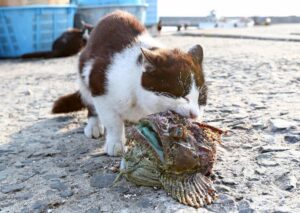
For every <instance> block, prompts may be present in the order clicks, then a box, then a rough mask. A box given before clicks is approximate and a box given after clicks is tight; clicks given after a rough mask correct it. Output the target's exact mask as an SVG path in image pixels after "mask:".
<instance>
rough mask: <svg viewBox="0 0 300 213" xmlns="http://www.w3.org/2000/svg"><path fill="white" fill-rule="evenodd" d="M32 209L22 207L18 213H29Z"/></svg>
mask: <svg viewBox="0 0 300 213" xmlns="http://www.w3.org/2000/svg"><path fill="white" fill-rule="evenodd" d="M31 212H32V211H30V210H29V208H23V209H21V211H20V213H31Z"/></svg>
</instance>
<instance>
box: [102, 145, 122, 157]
mask: <svg viewBox="0 0 300 213" xmlns="http://www.w3.org/2000/svg"><path fill="white" fill-rule="evenodd" d="M104 151H105V152H106V153H107V154H108V155H109V156H121V155H122V154H123V152H124V147H123V144H122V143H120V142H119V143H110V142H106V143H105V146H104Z"/></svg>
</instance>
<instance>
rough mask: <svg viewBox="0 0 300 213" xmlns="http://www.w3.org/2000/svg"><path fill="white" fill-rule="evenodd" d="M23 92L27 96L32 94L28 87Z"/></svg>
mask: <svg viewBox="0 0 300 213" xmlns="http://www.w3.org/2000/svg"><path fill="white" fill-rule="evenodd" d="M23 94H24V95H25V96H29V95H32V91H31V90H30V89H28V90H26V91H25V92H23Z"/></svg>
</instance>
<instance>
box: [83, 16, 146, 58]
mask: <svg viewBox="0 0 300 213" xmlns="http://www.w3.org/2000/svg"><path fill="white" fill-rule="evenodd" d="M145 31H146V28H145V27H144V26H143V25H142V24H141V23H140V22H139V21H138V20H137V19H136V18H135V17H134V16H133V15H131V14H130V13H128V12H125V11H115V12H113V13H110V14H109V15H107V16H105V17H104V18H102V19H101V20H100V22H99V23H98V24H97V25H96V27H95V28H94V30H93V31H92V33H91V35H90V38H89V41H88V43H87V46H86V49H85V50H84V52H83V54H88V55H89V56H100V55H103V54H106V55H107V54H108V55H111V54H113V53H115V52H120V51H121V50H122V49H124V48H125V47H127V46H128V45H130V44H131V43H133V42H134V41H135V39H136V37H137V36H139V35H141V34H142V33H143V32H145Z"/></svg>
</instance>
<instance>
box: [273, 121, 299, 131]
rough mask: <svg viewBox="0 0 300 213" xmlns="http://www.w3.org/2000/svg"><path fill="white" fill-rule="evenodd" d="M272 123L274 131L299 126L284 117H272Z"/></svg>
mask: <svg viewBox="0 0 300 213" xmlns="http://www.w3.org/2000/svg"><path fill="white" fill-rule="evenodd" d="M270 124H271V129H272V131H273V132H276V131H281V130H286V129H290V128H292V127H295V126H297V124H296V123H295V122H291V121H286V120H283V119H271V120H270Z"/></svg>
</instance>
